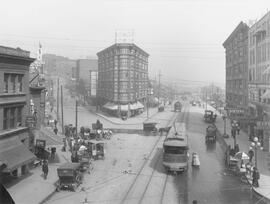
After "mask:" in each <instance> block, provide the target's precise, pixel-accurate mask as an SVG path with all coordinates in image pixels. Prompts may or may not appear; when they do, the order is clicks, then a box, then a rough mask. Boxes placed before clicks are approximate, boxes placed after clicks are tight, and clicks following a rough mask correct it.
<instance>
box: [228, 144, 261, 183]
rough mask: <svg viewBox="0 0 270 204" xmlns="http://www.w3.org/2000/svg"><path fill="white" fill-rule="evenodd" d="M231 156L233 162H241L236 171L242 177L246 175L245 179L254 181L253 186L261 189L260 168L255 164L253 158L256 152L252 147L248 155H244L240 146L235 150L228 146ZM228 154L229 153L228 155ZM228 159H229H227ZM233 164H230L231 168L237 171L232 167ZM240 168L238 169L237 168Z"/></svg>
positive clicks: (236, 146)
mask: <svg viewBox="0 0 270 204" xmlns="http://www.w3.org/2000/svg"><path fill="white" fill-rule="evenodd" d="M228 151H229V156H230V157H232V160H233V159H235V160H236V162H237V161H238V162H239V161H240V163H238V162H237V163H238V165H239V164H240V166H238V165H236V170H238V171H239V173H240V174H241V175H245V177H246V178H247V179H248V180H249V179H252V186H254V187H259V179H260V173H259V170H258V168H257V167H256V166H255V165H254V163H253V157H254V150H253V149H252V147H250V149H249V151H248V155H246V154H244V152H240V149H239V145H238V144H236V145H235V147H234V148H231V146H230V145H229V146H228ZM242 153H243V154H244V155H245V156H243V157H242V156H239V155H241V154H242ZM226 154H227V153H226ZM227 159H228V157H227ZM230 160H231V159H230ZM231 164H232V163H231V161H230V162H229V168H231V169H235V168H234V167H233V166H234V165H233V166H230V165H231ZM237 166H238V167H237Z"/></svg>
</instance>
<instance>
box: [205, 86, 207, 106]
mask: <svg viewBox="0 0 270 204" xmlns="http://www.w3.org/2000/svg"><path fill="white" fill-rule="evenodd" d="M205 101H206V105H205V106H206V108H205V109H206V110H207V87H206V99H205Z"/></svg>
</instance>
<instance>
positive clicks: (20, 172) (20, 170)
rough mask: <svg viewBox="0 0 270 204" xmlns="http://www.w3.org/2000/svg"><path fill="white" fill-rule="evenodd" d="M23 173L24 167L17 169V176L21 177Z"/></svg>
mask: <svg viewBox="0 0 270 204" xmlns="http://www.w3.org/2000/svg"><path fill="white" fill-rule="evenodd" d="M21 175H22V167H19V168H18V169H17V177H18V178H19V177H21Z"/></svg>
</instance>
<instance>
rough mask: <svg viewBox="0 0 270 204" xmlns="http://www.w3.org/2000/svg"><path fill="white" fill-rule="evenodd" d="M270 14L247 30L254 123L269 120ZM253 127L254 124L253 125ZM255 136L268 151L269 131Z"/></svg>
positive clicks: (250, 95)
mask: <svg viewBox="0 0 270 204" xmlns="http://www.w3.org/2000/svg"><path fill="white" fill-rule="evenodd" d="M269 82H270V12H268V13H267V14H266V15H264V16H263V17H262V18H261V19H260V20H259V21H257V22H256V23H255V24H254V25H253V26H251V27H250V29H249V101H250V104H249V110H250V113H251V115H254V116H255V117H256V121H269V119H270V83H269ZM254 125H255V124H254ZM250 134H252V135H254V134H255V135H257V136H258V137H259V140H260V142H261V143H262V144H263V147H264V149H267V150H269V135H270V132H269V130H266V129H264V130H263V129H260V130H258V131H257V132H254V128H253V127H252V126H251V128H250Z"/></svg>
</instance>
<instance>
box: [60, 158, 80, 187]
mask: <svg viewBox="0 0 270 204" xmlns="http://www.w3.org/2000/svg"><path fill="white" fill-rule="evenodd" d="M80 169H81V164H80V163H65V164H63V165H61V166H60V167H58V168H57V174H58V177H59V181H58V183H57V188H56V190H57V191H59V190H61V189H69V190H72V191H75V190H76V188H77V187H78V186H79V185H80V184H81V183H82V173H81V171H80Z"/></svg>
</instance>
